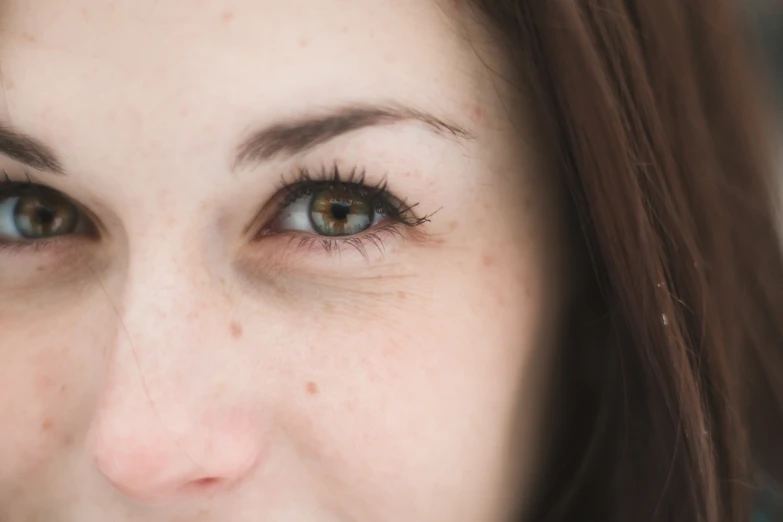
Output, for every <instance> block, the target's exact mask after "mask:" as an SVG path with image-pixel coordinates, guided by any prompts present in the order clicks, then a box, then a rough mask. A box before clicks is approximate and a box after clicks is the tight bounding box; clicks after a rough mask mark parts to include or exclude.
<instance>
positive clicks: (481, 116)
mask: <svg viewBox="0 0 783 522" xmlns="http://www.w3.org/2000/svg"><path fill="white" fill-rule="evenodd" d="M470 115H471V116H472V117H473V119H474V120H475V121H476V123H483V122H484V120H485V119H486V118H485V117H486V111H485V110H484V107H482V106H481V105H478V104H476V105H474V106H473V107H472V108H471V110H470Z"/></svg>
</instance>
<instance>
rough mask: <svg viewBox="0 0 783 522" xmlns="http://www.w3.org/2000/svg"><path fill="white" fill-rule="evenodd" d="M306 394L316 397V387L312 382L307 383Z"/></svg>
mask: <svg viewBox="0 0 783 522" xmlns="http://www.w3.org/2000/svg"><path fill="white" fill-rule="evenodd" d="M307 393H308V394H309V395H318V385H317V384H316V383H314V382H313V381H310V382H308V383H307Z"/></svg>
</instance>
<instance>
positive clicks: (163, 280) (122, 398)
mask: <svg viewBox="0 0 783 522" xmlns="http://www.w3.org/2000/svg"><path fill="white" fill-rule="evenodd" d="M142 252H143V251H142ZM187 257H188V254H187V252H186V251H184V249H176V248H173V247H172V245H168V248H166V249H154V250H152V251H151V252H149V253H146V254H143V253H140V252H139V250H137V255H136V256H135V257H132V258H131V261H130V263H129V265H128V271H127V276H126V279H125V284H124V291H123V294H122V297H121V300H120V302H119V303H118V305H119V306H118V313H119V314H120V317H119V319H120V321H121V323H122V324H121V327H120V328H119V329H118V333H117V337H116V339H115V342H114V344H113V346H111V347H110V358H109V365H108V369H107V375H106V379H105V381H104V386H103V389H102V391H101V398H100V401H99V406H98V409H97V411H96V412H95V415H94V417H93V422H92V425H91V428H90V436H89V439H88V451H89V453H91V454H92V457H93V460H94V462H95V465H96V467H97V468H98V470H99V471H100V472H101V473H102V474H103V475H104V476H105V477H106V478H107V479H108V480H109V481H110V482H111V483H112V484H113V485H114V486H115V487H116V488H118V489H119V490H121V491H122V492H123V493H125V494H126V495H129V496H131V497H133V498H135V499H136V500H139V501H145V502H146V501H153V500H166V499H172V498H174V497H175V496H178V495H183V494H192V493H194V492H197V491H201V490H210V491H214V490H215V489H220V488H226V487H229V486H230V485H232V484H235V483H236V482H237V481H239V480H240V479H241V478H242V477H244V476H245V475H246V474H247V473H249V470H250V469H252V468H253V466H254V465H255V463H256V461H257V459H258V455H259V454H260V444H261V443H262V441H260V440H259V435H258V429H259V423H258V422H257V421H256V420H255V419H254V416H253V415H252V414H251V412H250V411H249V409H247V408H244V407H242V405H240V404H236V403H232V399H231V398H230V396H227V395H226V396H223V397H220V398H218V397H215V395H214V393H212V392H211V389H210V386H211V385H212V383H214V382H215V381H216V379H217V378H218V377H219V373H220V372H221V371H223V370H221V365H220V364H216V360H215V357H216V354H218V353H220V352H221V350H219V349H217V348H218V346H216V345H221V344H223V342H225V341H226V339H224V337H225V336H228V335H230V334H229V332H228V330H227V329H219V328H214V327H213V325H214V324H215V323H216V317H217V316H220V315H224V314H225V312H221V305H220V303H219V298H218V296H216V295H215V294H216V293H215V292H213V291H212V290H211V287H210V285H209V284H208V282H205V281H204V278H203V275H201V274H199V273H198V268H194V267H197V266H198V263H196V262H194V261H193V260H192V259H190V261H189V262H185V261H186V260H187ZM205 303H208V304H205ZM226 315H227V314H226ZM219 332H220V333H219ZM224 366H225V365H224Z"/></svg>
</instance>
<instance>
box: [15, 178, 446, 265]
mask: <svg viewBox="0 0 783 522" xmlns="http://www.w3.org/2000/svg"><path fill="white" fill-rule="evenodd" d="M25 177H26V179H25V180H24V181H17V180H13V179H11V178H10V176H9V175H8V174H7V173H5V172H4V171H3V172H2V173H1V174H0V202H2V201H3V200H5V199H6V198H9V197H15V196H19V195H24V194H26V193H29V192H30V191H34V190H36V189H39V188H43V189H47V188H48V187H46V185H43V184H39V183H37V182H35V181H34V180H33V179H32V178H31V176H30V175H29V174H25ZM323 190H339V191H342V192H344V193H345V194H347V195H349V196H351V197H357V198H363V199H365V200H366V201H367V202H368V203H370V204H371V206H372V208H373V210H374V211H376V212H379V213H381V214H382V216H383V218H384V220H383V221H382V222H381V223H379V224H377V225H373V226H371V227H370V228H368V229H367V230H364V231H362V232H359V233H357V234H355V235H351V236H335V237H330V236H321V235H308V234H306V233H303V232H301V231H290V230H282V231H275V230H273V228H272V225H273V224H274V223H275V222H276V221H277V220H278V219H279V217H280V216H281V214H282V212H284V211H285V210H286V208H287V207H288V206H290V205H291V204H293V203H294V202H296V201H297V200H298V199H300V198H303V197H306V196H310V195H313V194H316V193H318V192H320V191H323ZM275 194H276V195H275V196H273V198H272V200H271V204H272V205H273V207H274V209H273V211H272V213H271V219H270V220H268V222H267V223H266V224H265V225H264V226H263V227H261V229H260V232H258V233H257V234H256V237H257V238H258V239H263V238H264V237H270V236H286V235H288V236H289V237H290V239H291V241H292V242H295V243H297V246H298V247H300V248H310V247H313V246H317V247H321V248H322V249H323V250H324V251H325V252H326V253H328V254H332V253H337V254H339V253H340V252H341V248H342V247H344V246H350V247H352V248H355V249H356V250H357V251H359V252H360V253H361V254H362V256H364V257H365V258H366V257H367V246H368V245H369V246H374V247H376V248H377V249H378V250H379V251H381V252H383V251H384V248H385V242H384V237H383V236H385V235H387V234H388V235H391V236H394V237H403V231H404V230H405V229H414V228H416V227H419V226H421V225H423V224H425V223H428V222H429V221H430V220H431V217H432V215H433V214H434V213H433V214H427V215H424V216H421V217H419V216H416V214H415V212H414V209H415V208H416V207H417V206H418V203H416V204H412V205H409V204H407V203H406V202H405V200H404V199H401V198H398V197H396V196H395V195H393V194H392V193H391V192H390V191H389V190H388V186H387V182H386V179H385V178H383V179H382V180H381V181H380V182H379V183H377V184H375V185H370V184H367V183H366V181H365V170H364V169H359V168H353V169H351V170H350V172H348V173H347V174H343V172H342V171H341V170H340V168H339V167H338V166H337V165H333V166H332V167H327V166H326V165H324V166H323V167H321V168H320V169H319V170H317V171H311V170H309V169H307V168H300V169H298V170H297V171H295V172H294V174H293V176H292V179H287V177H286V175H283V176H282V178H281V182H280V184H279V186H278V187H277V191H276V193H275ZM64 197H66V198H67V196H64ZM71 203H72V204H73V205H74V206H75V207H76V208H77V209H78V210H79V212H81V213H84V211H83V210H82V209H81V208H80V207H79V205H78V204H76V203H75V202H73V201H71ZM269 206H270V203H267V205H265V207H264V208H265V210H264V211H262V214H264V215H267V216H268V215H269V213H268V211H267V210H266V209H268V207H269ZM87 218H88V219H91V218H90V217H89V216H87ZM257 220H258V218H257V219H256V220H254V221H257ZM66 237H67V236H58V237H52V238H44V239H39V240H35V241H20V242H14V241H5V242H2V241H0V250H6V249H11V250H12V252H14V253H15V252H19V251H22V250H27V249H34V250H45V249H46V248H48V247H50V246H53V245H54V244H56V243H60V242H62V241H63V240H64V239H65V238H66Z"/></svg>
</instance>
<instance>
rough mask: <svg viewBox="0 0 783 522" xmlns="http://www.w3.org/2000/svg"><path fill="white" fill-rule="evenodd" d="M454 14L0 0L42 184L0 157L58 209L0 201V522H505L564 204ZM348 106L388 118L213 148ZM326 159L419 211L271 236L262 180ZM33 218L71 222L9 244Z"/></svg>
mask: <svg viewBox="0 0 783 522" xmlns="http://www.w3.org/2000/svg"><path fill="white" fill-rule="evenodd" d="M466 10H467V7H466V6H464V5H462V6H460V5H458V4H456V3H449V4H446V3H443V4H436V3H434V2H429V1H425V2H423V1H421V0H404V1H403V0H394V1H386V0H383V1H381V0H295V1H294V0H287V1H286V2H279V1H272V0H268V1H267V0H222V1H208V0H203V1H198V2H196V1H191V0H188V1H185V0H177V1H168V2H160V1H153V0H133V1H130V0H126V1H115V2H107V1H103V0H68V2H64V1H62V0H36V1H35V2H30V1H28V0H7V1H5V2H3V5H2V12H1V13H0V39H1V41H0V64H1V68H2V70H1V72H2V93H3V98H4V101H3V102H2V103H0V123H2V125H3V126H4V127H6V128H7V129H11V128H13V130H14V132H16V133H17V135H19V134H21V133H23V134H24V135H26V136H29V137H30V138H32V139H34V140H35V141H36V143H38V144H41V145H44V146H45V147H46V148H47V149H48V150H49V152H51V153H52V155H53V156H54V159H56V160H57V165H56V166H57V167H59V168H56V169H55V168H49V167H53V165H48V167H47V166H46V165H40V164H38V165H25V164H24V161H20V158H18V157H17V158H13V157H11V156H12V154H9V153H8V151H6V153H4V154H3V155H2V156H0V166H2V168H3V169H4V171H5V172H6V173H7V177H8V178H9V179H10V180H11V181H12V182H27V181H32V182H34V183H36V184H40V185H44V186H48V187H51V188H52V189H54V190H56V191H58V193H61V194H62V196H58V197H60V198H61V199H55V201H58V202H59V204H61V206H60V207H58V208H59V209H60V210H58V211H57V212H61V214H57V212H54V214H51V215H50V214H40V213H38V214H36V213H35V212H33V214H24V212H22V211H20V210H19V208H20V207H18V206H17V205H18V204H19V200H20V199H24V197H27V198H28V199H27V201H28V203H29V202H30V201H33V203H34V202H35V201H38V200H35V197H37V196H35V193H33V195H32V196H30V193H29V192H26V193H23V194H22V196H19V195H18V194H16V193H14V192H6V193H5V195H4V196H2V197H1V198H0V244H2V246H3V248H0V332H2V339H1V340H0V341H1V342H2V345H1V346H0V426H3V429H2V430H0V463H2V465H0V520H4V521H9V522H53V521H56V522H102V521H106V520H111V521H113V522H126V521H144V522H174V521H182V522H185V521H199V522H201V521H203V522H209V521H223V522H243V521H269V522H293V521H307V522H327V521H339V522H349V521H361V522H399V521H406V522H439V521H443V522H446V521H448V522H460V521H464V522H476V521H483V522H493V521H496V522H503V521H506V520H509V519H510V517H511V514H512V513H513V512H514V511H515V510H516V509H517V508H519V507H522V508H524V507H525V506H526V505H527V504H528V503H529V502H530V501H531V499H532V498H533V496H534V491H535V486H536V483H537V479H538V477H539V476H540V474H541V472H542V469H543V467H544V466H545V461H546V459H545V458H544V455H545V453H546V451H545V450H546V449H547V447H546V444H545V441H546V440H547V439H548V438H549V434H548V433H547V429H546V426H547V422H546V419H547V414H546V410H547V408H548V402H547V397H549V388H550V387H549V386H548V384H549V383H550V382H551V376H552V364H551V362H552V359H553V354H554V353H555V352H556V350H557V345H558V343H559V338H558V332H559V331H560V330H561V329H562V321H563V318H564V310H565V308H566V305H567V301H568V293H569V292H568V286H569V285H568V282H567V278H566V277H565V274H566V272H567V270H566V266H567V261H568V244H567V243H568V241H567V240H566V237H567V234H566V233H565V225H564V223H563V218H562V216H561V211H562V204H561V199H562V195H561V194H559V191H558V190H557V189H556V185H557V184H556V183H555V182H554V181H553V179H555V175H554V173H553V171H552V169H549V168H547V163H548V162H547V161H546V159H545V158H544V157H543V156H544V154H542V153H541V150H543V149H544V147H543V146H542V145H541V144H540V143H539V141H538V139H537V138H536V132H535V129H534V128H531V127H532V126H531V125H527V123H529V122H526V121H525V118H524V116H523V115H524V113H525V107H524V105H523V104H522V99H523V97H522V96H519V97H518V98H517V96H518V95H515V94H514V92H513V91H512V90H511V89H507V87H506V85H505V84H504V83H503V82H502V81H498V78H497V77H496V76H495V75H494V74H493V73H491V72H490V71H489V70H488V68H487V65H489V66H490V68H492V69H494V70H495V71H496V72H497V71H502V70H503V69H504V68H505V67H507V64H505V63H504V60H503V53H502V51H501V50H500V49H499V48H495V47H494V46H493V43H492V38H491V36H490V35H489V34H488V33H485V32H484V31H486V29H485V28H483V27H481V26H480V24H474V21H473V20H474V19H473V18H472V15H471V16H469V15H468V14H467V13H466ZM0 101H2V100H0ZM376 106H378V107H394V108H402V107H405V108H407V109H404V110H402V111H401V112H402V114H401V116H403V117H401V118H397V119H394V120H393V121H392V120H383V121H380V122H376V123H378V124H373V125H369V126H365V127H362V128H357V129H354V130H352V131H351V132H347V133H343V134H340V135H337V136H333V137H331V138H330V139H324V140H321V141H319V142H317V143H312V144H310V145H311V146H308V147H307V148H305V149H304V150H297V151H292V150H283V151H279V153H278V154H275V155H273V156H272V157H267V158H258V157H253V158H249V159H248V158H245V160H244V161H240V160H239V159H238V158H237V154H240V155H241V151H242V147H243V144H246V143H247V140H248V139H249V138H250V137H251V136H253V135H254V133H255V132H256V131H257V130H259V129H269V128H270V127H271V126H275V125H279V124H289V123H290V122H292V121H294V122H295V121H302V120H306V119H308V118H312V117H313V115H320V116H323V115H325V114H334V113H336V112H339V111H340V110H342V109H344V108H345V107H376ZM408 109H410V110H408ZM424 114H426V115H428V116H432V117H434V118H437V119H438V121H439V122H443V123H446V124H448V125H449V126H450V127H448V128H446V127H442V126H438V125H436V124H433V120H430V123H424V122H422V121H420V120H419V119H417V118H416V117H414V116H421V115H424ZM398 116H400V115H399V114H398ZM450 129H451V130H450ZM456 129H458V131H455V130H456ZM291 152H293V154H291ZM28 159H29V158H28ZM28 163H30V162H29V161H28ZM334 166H337V169H338V170H339V171H340V173H341V176H343V177H344V178H347V177H349V174H350V172H351V171H353V170H357V171H362V172H364V182H365V183H366V184H367V185H369V186H370V187H376V186H378V185H380V184H381V183H382V182H383V181H384V180H385V181H386V184H387V188H388V192H389V193H390V194H391V195H392V197H394V198H397V200H398V202H399V201H404V202H406V203H407V204H408V205H414V204H416V206H415V207H414V209H413V210H412V211H411V212H410V215H409V216H408V218H409V221H413V220H414V219H419V220H421V221H425V222H423V223H421V224H417V226H413V225H412V224H410V223H409V224H400V223H396V222H394V219H393V217H391V216H388V215H384V213H383V212H381V211H380V210H378V211H377V212H375V214H374V216H375V218H374V220H372V224H371V225H370V227H369V228H367V229H364V230H362V231H359V232H358V233H356V234H354V235H352V236H351V235H347V236H340V237H336V238H334V237H333V238H330V240H331V241H332V242H330V243H328V245H329V249H327V248H324V246H325V245H324V243H323V241H322V240H321V239H322V238H316V236H318V235H319V233H318V232H315V231H313V230H303V229H296V230H292V229H290V227H294V226H296V227H301V226H306V225H307V224H308V223H310V221H308V219H306V218H307V217H308V214H307V213H308V212H309V210H308V209H309V208H310V207H308V206H307V205H304V206H301V205H300V209H303V210H301V212H300V213H299V214H297V216H296V217H295V218H294V217H291V216H290V215H288V218H290V219H288V218H286V219H283V220H282V224H281V221H280V218H279V216H278V213H277V212H276V211H277V210H283V211H284V209H283V208H282V202H284V201H283V200H284V198H281V197H279V194H280V191H281V188H282V187H283V185H285V184H287V183H294V182H297V181H300V179H299V178H298V177H297V175H298V173H299V172H300V171H301V170H302V169H306V170H307V171H309V172H311V174H312V177H313V178H316V179H317V180H318V181H323V180H320V179H318V176H320V175H321V173H322V172H323V170H324V167H327V168H328V170H331V169H332V168H333V167H334ZM53 170H61V171H62V172H52V171H53ZM352 180H356V179H354V178H352ZM9 186H10V185H6V187H9ZM320 186H322V185H320ZM14 187H16V189H14V190H24V189H25V186H24V184H17V185H14ZM19 187H22V188H19ZM28 188H29V187H28ZM313 190H314V191H315V189H313ZM283 193H285V192H283ZM25 194H26V195H25ZM31 197H32V198H33V199H32V200H30V198H31ZM303 197H304V196H303ZM13 198H17V199H14V200H13V201H12V199H13ZM357 198H359V199H361V198H360V197H359V196H356V197H355V198H354V202H356V199H357ZM46 201H53V200H52V199H49V200H46ZM330 201H331V200H330ZM275 202H277V204H278V206H275ZM69 205H71V206H69ZM365 206H366V205H365ZM327 207H328V208H335V207H333V206H329V205H327ZM32 208H34V209H35V208H38V209H39V210H40V206H39V207H36V206H35V204H33V206H32ZM356 208H359V207H356ZM362 208H363V207H362ZM55 210H57V209H55ZM46 212H52V210H51V209H48V210H46ZM291 212H292V211H290V210H289V214H290V213H291ZM387 214H388V213H387ZM4 215H5V216H6V218H5V219H4V218H3V216H4ZM31 215H32V216H33V218H35V219H39V220H40V219H43V218H44V217H46V216H47V215H48V216H49V217H50V218H51V216H52V215H53V216H55V217H57V216H66V217H69V218H73V216H76V215H78V216H79V220H80V226H78V227H75V228H74V229H73V230H70V229H69V230H68V231H67V233H62V234H60V235H53V236H52V237H43V236H42V237H27V236H24V235H23V234H20V227H23V225H24V224H25V223H27V222H25V221H24V219H25V216H27V217H29V216H31ZM357 215H358V214H357ZM330 216H331V215H329V216H327V217H330ZM359 217H360V218H361V216H359ZM331 218H334V216H331V217H330V219H331ZM424 218H426V219H424ZM362 219H363V218H362ZM53 223H54V225H53V226H56V225H57V221H56V220H55V221H54V222H53ZM272 223H276V224H277V225H276V226H275V227H273V228H274V230H271V229H270V228H269V227H270V226H271V224H272ZM302 223H304V225H302ZM278 225H279V226H278ZM390 226H393V227H396V228H393V229H392V228H390ZM373 227H379V228H377V229H376V228H373ZM384 227H385V228H384ZM60 230H64V229H60ZM28 235H29V234H28ZM302 238H310V240H305V241H302ZM314 238H316V240H313V239H314ZM351 239H353V240H356V239H359V240H361V241H363V243H356V242H355V241H354V242H353V243H350V241H351ZM45 240H48V241H45ZM357 245H358V248H357Z"/></svg>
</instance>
